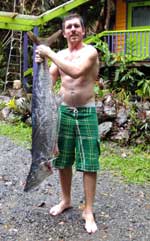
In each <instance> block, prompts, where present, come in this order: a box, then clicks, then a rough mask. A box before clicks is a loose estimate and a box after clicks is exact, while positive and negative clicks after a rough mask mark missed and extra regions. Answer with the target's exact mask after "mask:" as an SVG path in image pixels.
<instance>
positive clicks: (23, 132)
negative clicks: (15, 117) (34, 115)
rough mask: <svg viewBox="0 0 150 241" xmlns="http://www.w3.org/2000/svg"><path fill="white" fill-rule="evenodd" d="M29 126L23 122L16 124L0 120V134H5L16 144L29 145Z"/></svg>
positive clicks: (30, 130)
mask: <svg viewBox="0 0 150 241" xmlns="http://www.w3.org/2000/svg"><path fill="white" fill-rule="evenodd" d="M31 133H32V129H31V127H29V126H27V125H26V124H24V123H23V122H19V123H17V124H10V123H3V122H0V135H1V136H7V137H9V138H10V139H11V140H13V141H15V142H16V143H17V144H20V145H23V146H26V147H30V146H31Z"/></svg>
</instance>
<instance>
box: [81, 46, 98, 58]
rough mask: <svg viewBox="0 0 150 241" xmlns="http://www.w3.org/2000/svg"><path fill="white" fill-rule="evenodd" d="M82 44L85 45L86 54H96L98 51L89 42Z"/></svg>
mask: <svg viewBox="0 0 150 241" xmlns="http://www.w3.org/2000/svg"><path fill="white" fill-rule="evenodd" d="M84 46H85V52H86V53H87V54H89V55H94V56H97V54H98V52H97V49H96V48H95V47H94V46H92V45H90V44H84Z"/></svg>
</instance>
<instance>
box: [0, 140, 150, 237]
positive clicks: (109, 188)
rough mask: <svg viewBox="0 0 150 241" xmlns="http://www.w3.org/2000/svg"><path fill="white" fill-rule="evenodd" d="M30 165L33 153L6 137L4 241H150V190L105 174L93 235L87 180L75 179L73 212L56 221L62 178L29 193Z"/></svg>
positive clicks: (1, 187) (1, 154) (1, 184)
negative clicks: (85, 215) (84, 214)
mask: <svg viewBox="0 0 150 241" xmlns="http://www.w3.org/2000/svg"><path fill="white" fill-rule="evenodd" d="M30 162H31V155H30V151H29V150H27V149H25V148H23V147H20V146H17V145H15V144H14V143H13V142H12V141H10V140H9V139H7V138H6V137H0V241H8V240H10V241H49V240H52V241H103V240H104V241H131V240H132V241H150V186H148V185H147V186H144V185H143V186H139V185H129V184H126V183H124V182H123V180H122V179H121V178H119V177H117V176H114V175H113V173H111V172H103V171H101V172H100V173H99V175H98V185H97V195H96V200H95V206H94V210H95V217H96V221H97V224H98V231H97V232H96V233H95V234H92V235H89V234H87V233H86V232H85V230H84V223H83V220H82V219H81V207H82V200H83V189H82V174H81V173H74V177H73V192H72V196H73V205H74V206H73V208H72V209H69V210H68V211H66V212H64V213H63V214H61V215H60V216H59V217H51V216H50V215H49V214H48V210H49V208H50V207H51V206H52V205H53V204H55V203H57V201H58V196H59V195H58V194H59V180H58V173H57V171H55V172H54V174H53V175H52V176H50V177H49V178H48V179H47V180H45V181H44V182H43V183H42V184H41V185H40V186H39V187H38V188H37V189H36V190H34V191H32V192H29V193H24V192H23V185H22V183H23V182H24V180H25V178H26V176H27V173H28V170H29V166H30Z"/></svg>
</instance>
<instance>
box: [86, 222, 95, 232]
mask: <svg viewBox="0 0 150 241" xmlns="http://www.w3.org/2000/svg"><path fill="white" fill-rule="evenodd" d="M85 229H86V231H87V232H88V233H95V232H96V231H97V225H96V223H86V224H85Z"/></svg>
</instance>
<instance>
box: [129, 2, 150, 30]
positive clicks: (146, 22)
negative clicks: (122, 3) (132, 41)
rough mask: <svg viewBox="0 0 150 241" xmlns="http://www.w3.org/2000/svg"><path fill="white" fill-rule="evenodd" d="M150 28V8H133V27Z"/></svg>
mask: <svg viewBox="0 0 150 241" xmlns="http://www.w3.org/2000/svg"><path fill="white" fill-rule="evenodd" d="M137 26H150V6H143V7H133V8H132V27H137Z"/></svg>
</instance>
